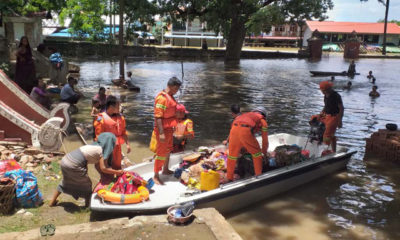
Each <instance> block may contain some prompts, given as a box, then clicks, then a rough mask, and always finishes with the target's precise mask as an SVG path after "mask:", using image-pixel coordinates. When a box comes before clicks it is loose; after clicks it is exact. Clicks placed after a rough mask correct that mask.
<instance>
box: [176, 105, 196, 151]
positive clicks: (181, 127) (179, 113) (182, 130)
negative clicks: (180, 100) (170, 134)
mask: <svg viewBox="0 0 400 240" xmlns="http://www.w3.org/2000/svg"><path fill="white" fill-rule="evenodd" d="M188 113H189V112H188V111H187V110H186V108H185V106H184V105H183V104H178V105H177V106H176V118H177V121H178V123H177V125H176V127H175V131H174V147H173V150H172V153H177V152H183V151H184V150H185V145H186V143H187V139H189V138H190V139H193V138H194V131H193V121H192V120H191V119H189V118H187V114H188Z"/></svg>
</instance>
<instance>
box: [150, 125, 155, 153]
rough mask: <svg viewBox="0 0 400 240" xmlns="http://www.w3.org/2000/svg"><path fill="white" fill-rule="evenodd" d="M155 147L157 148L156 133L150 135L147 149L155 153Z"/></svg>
mask: <svg viewBox="0 0 400 240" xmlns="http://www.w3.org/2000/svg"><path fill="white" fill-rule="evenodd" d="M156 147H157V137H156V132H154V130H153V133H152V134H151V140H150V144H149V149H150V151H152V152H154V153H155V152H156Z"/></svg>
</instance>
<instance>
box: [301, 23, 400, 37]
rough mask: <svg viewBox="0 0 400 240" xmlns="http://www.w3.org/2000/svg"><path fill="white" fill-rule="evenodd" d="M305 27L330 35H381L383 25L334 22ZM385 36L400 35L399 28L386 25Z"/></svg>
mask: <svg viewBox="0 0 400 240" xmlns="http://www.w3.org/2000/svg"><path fill="white" fill-rule="evenodd" d="M306 24H307V26H308V27H309V28H310V29H311V31H314V30H316V29H318V31H319V32H330V33H351V32H353V31H356V32H357V33H363V34H383V30H384V23H367V22H334V21H323V22H320V21H306ZM387 34H400V26H398V25H397V24H396V23H388V25H387Z"/></svg>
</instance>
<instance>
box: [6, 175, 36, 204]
mask: <svg viewBox="0 0 400 240" xmlns="http://www.w3.org/2000/svg"><path fill="white" fill-rule="evenodd" d="M5 177H9V178H11V179H13V180H14V181H15V196H16V199H17V203H18V204H19V205H20V206H21V207H24V208H32V207H38V206H40V205H41V204H42V203H43V197H42V193H41V192H40V191H39V188H38V185H37V179H36V177H35V176H34V175H33V173H32V172H27V171H25V170H22V169H18V170H13V171H8V172H6V174H5Z"/></svg>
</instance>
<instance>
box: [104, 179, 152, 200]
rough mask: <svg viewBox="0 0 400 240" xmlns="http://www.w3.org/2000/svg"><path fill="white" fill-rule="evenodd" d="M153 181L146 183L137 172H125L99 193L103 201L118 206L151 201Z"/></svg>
mask: <svg viewBox="0 0 400 240" xmlns="http://www.w3.org/2000/svg"><path fill="white" fill-rule="evenodd" d="M153 185H154V182H153V179H149V180H148V181H145V180H144V179H143V178H142V177H141V176H140V175H139V174H137V173H135V172H125V173H124V174H122V175H121V176H119V177H118V178H117V179H115V180H114V181H113V182H111V183H110V184H109V185H108V186H106V187H105V188H103V189H100V190H98V191H97V196H99V197H100V198H101V199H102V200H105V201H107V202H111V203H118V204H133V203H140V202H143V201H147V200H149V194H150V193H149V190H150V189H151V188H152V187H153Z"/></svg>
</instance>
